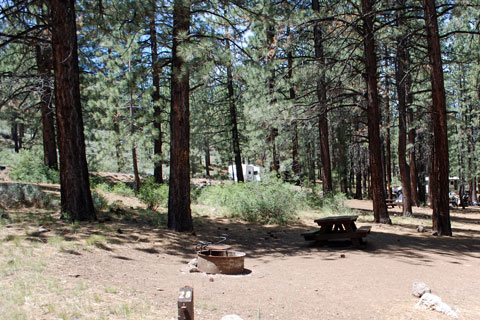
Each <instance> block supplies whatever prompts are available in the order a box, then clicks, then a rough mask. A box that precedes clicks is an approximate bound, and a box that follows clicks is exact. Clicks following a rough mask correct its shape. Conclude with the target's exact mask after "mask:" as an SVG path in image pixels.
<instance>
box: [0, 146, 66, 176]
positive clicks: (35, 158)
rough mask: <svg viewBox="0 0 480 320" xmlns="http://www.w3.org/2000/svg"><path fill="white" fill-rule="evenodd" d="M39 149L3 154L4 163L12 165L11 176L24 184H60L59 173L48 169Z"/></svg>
mask: <svg viewBox="0 0 480 320" xmlns="http://www.w3.org/2000/svg"><path fill="white" fill-rule="evenodd" d="M42 154H43V152H39V150H38V149H32V150H26V149H22V150H20V152H19V153H2V154H1V156H0V158H1V159H2V162H3V163H6V164H11V169H10V173H9V176H10V178H11V179H12V180H18V181H24V182H42V183H60V175H59V173H58V171H56V170H53V169H50V168H48V167H47V166H46V165H45V164H44V162H43V158H42Z"/></svg>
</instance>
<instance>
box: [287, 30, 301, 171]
mask: <svg viewBox="0 0 480 320" xmlns="http://www.w3.org/2000/svg"><path fill="white" fill-rule="evenodd" d="M287 34H288V35H290V29H287ZM287 62H288V80H289V81H290V88H289V90H288V91H289V95H290V97H289V98H290V100H291V101H292V103H294V102H295V98H296V93H295V86H294V84H293V54H292V50H291V49H290V50H288V53H287ZM292 131H293V139H292V171H293V175H294V179H299V176H300V166H299V163H298V125H297V121H296V120H293V123H292Z"/></svg>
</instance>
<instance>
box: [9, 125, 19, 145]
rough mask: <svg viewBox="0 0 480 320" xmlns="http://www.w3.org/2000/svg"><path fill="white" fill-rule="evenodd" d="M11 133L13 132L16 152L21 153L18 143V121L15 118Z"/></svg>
mask: <svg viewBox="0 0 480 320" xmlns="http://www.w3.org/2000/svg"><path fill="white" fill-rule="evenodd" d="M10 133H11V134H12V140H13V145H14V150H15V152H16V153H19V152H20V146H19V144H18V123H17V122H16V121H15V120H14V121H13V122H12V124H11V128H10Z"/></svg>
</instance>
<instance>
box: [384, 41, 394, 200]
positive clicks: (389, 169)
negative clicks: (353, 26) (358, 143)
mask: <svg viewBox="0 0 480 320" xmlns="http://www.w3.org/2000/svg"><path fill="white" fill-rule="evenodd" d="M385 51H386V52H385V57H387V58H386V61H385V64H386V65H387V67H388V62H389V59H388V51H387V50H386V49H385ZM390 125H391V115H390V77H389V76H388V73H386V74H385V126H386V127H387V130H386V133H385V149H386V150H385V151H386V152H385V167H386V174H387V179H386V180H387V192H388V198H389V199H392V198H393V194H392V145H391V134H390Z"/></svg>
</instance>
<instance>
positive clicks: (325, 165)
mask: <svg viewBox="0 0 480 320" xmlns="http://www.w3.org/2000/svg"><path fill="white" fill-rule="evenodd" d="M312 8H313V10H314V11H317V12H319V11H320V6H319V3H318V0H312ZM313 38H314V48H315V59H316V60H317V63H318V65H319V74H318V77H317V89H316V91H317V99H318V106H319V110H318V131H319V136H320V157H321V161H322V183H323V191H324V192H325V193H329V192H331V191H333V181H332V168H331V165H330V147H329V139H328V119H327V110H328V109H327V87H326V76H325V73H326V61H325V54H324V50H323V34H322V28H321V26H320V24H319V23H316V24H315V25H314V27H313Z"/></svg>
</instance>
